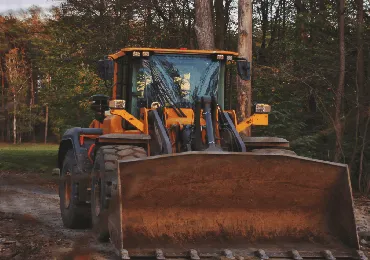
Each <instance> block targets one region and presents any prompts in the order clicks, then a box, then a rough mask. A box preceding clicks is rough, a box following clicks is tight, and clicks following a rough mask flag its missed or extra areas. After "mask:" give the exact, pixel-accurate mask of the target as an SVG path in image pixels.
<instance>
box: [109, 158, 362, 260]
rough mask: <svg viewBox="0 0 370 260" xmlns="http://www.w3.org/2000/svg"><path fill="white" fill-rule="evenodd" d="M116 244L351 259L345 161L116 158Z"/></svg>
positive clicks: (174, 253) (177, 252) (125, 248)
mask: <svg viewBox="0 0 370 260" xmlns="http://www.w3.org/2000/svg"><path fill="white" fill-rule="evenodd" d="M117 174H118V176H117V178H118V181H117V187H116V188H117V189H116V190H115V191H116V192H115V194H114V198H113V199H112V204H111V206H110V208H111V209H110V213H109V217H108V222H109V224H108V226H109V230H110V235H111V241H112V243H113V244H114V246H115V248H116V249H117V253H118V254H120V255H121V257H123V258H128V257H130V256H137V257H138V256H143V257H144V256H156V257H157V259H163V258H169V257H190V258H191V259H198V258H199V257H200V258H202V257H210V256H218V255H223V256H224V257H226V258H230V259H233V257H235V256H242V257H248V256H256V257H257V258H259V259H267V258H266V257H270V258H271V257H280V258H281V257H291V258H294V259H301V258H300V257H310V258H312V257H318V258H320V257H323V258H327V259H329V258H330V257H331V256H334V257H352V256H353V254H354V253H356V252H357V251H356V250H358V249H359V243H358V235H357V230H356V223H355V216H354V210H353V200H352V191H351V186H350V176H349V171H348V168H347V165H343V164H335V163H330V162H324V161H318V160H312V159H308V158H305V157H299V156H294V155H278V154H254V153H225V152H219V153H218V152H216V153H214V152H212V153H209V152H189V153H181V154H175V155H162V156H154V157H149V158H147V159H136V160H131V161H118V172H117Z"/></svg>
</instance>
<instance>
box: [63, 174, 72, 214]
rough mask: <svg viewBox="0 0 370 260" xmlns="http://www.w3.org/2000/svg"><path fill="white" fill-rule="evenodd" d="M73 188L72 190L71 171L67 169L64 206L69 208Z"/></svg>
mask: <svg viewBox="0 0 370 260" xmlns="http://www.w3.org/2000/svg"><path fill="white" fill-rule="evenodd" d="M71 190H72V182H71V173H70V172H69V171H67V173H66V175H65V181H64V207H65V208H66V209H68V208H69V206H70V204H71Z"/></svg>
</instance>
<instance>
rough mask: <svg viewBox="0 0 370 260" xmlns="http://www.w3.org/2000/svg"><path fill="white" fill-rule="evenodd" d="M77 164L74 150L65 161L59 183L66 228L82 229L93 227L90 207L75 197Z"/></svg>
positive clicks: (63, 219) (67, 154) (66, 156)
mask: <svg viewBox="0 0 370 260" xmlns="http://www.w3.org/2000/svg"><path fill="white" fill-rule="evenodd" d="M76 165H77V162H76V158H75V154H74V152H73V150H68V151H67V153H66V155H65V157H64V161H63V166H62V170H61V173H60V177H61V178H60V182H59V200H60V212H61V216H62V221H63V225H64V226H65V227H66V228H72V229H80V228H88V227H90V226H91V214H90V212H91V211H90V209H89V207H88V206H89V205H83V204H81V203H79V201H78V198H77V197H76V196H75V194H76V193H77V185H76V183H75V182H74V181H73V180H72V176H74V168H75V167H76Z"/></svg>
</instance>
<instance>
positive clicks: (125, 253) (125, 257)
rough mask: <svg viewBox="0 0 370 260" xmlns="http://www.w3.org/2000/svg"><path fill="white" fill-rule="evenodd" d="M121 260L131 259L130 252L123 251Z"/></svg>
mask: <svg viewBox="0 0 370 260" xmlns="http://www.w3.org/2000/svg"><path fill="white" fill-rule="evenodd" d="M121 259H122V260H128V259H130V256H129V254H128V251H127V250H126V249H122V250H121Z"/></svg>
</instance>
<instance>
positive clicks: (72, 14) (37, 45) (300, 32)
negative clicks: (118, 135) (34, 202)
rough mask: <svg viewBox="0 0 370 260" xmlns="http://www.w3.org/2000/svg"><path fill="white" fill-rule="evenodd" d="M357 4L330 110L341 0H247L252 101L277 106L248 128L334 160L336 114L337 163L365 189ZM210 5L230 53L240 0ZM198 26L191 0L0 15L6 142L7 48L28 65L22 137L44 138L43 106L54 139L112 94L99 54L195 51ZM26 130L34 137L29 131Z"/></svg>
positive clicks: (365, 42) (367, 77) (362, 25)
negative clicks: (133, 49)
mask: <svg viewBox="0 0 370 260" xmlns="http://www.w3.org/2000/svg"><path fill="white" fill-rule="evenodd" d="M210 1H211V0H210ZM361 2H362V1H358V0H348V1H346V9H345V13H344V14H345V28H344V29H345V48H346V49H345V51H346V64H345V65H346V71H345V87H344V95H343V96H342V97H341V98H342V104H341V107H336V106H335V104H336V99H337V98H338V97H337V96H336V93H337V89H338V77H339V30H338V29H339V27H338V15H339V14H338V1H336V0H307V1H303V0H294V1H293V0H256V1H253V5H254V8H253V22H254V24H253V26H254V27H253V47H254V48H253V73H252V76H253V81H252V86H253V101H254V102H264V103H269V104H271V105H272V108H273V112H272V113H271V115H270V125H269V126H268V127H265V128H263V127H254V128H253V131H252V132H253V135H267V136H279V137H283V138H286V139H288V140H289V141H290V142H291V146H292V148H293V149H294V150H295V151H296V152H297V153H298V154H299V155H303V156H308V157H312V158H317V159H323V160H330V161H332V160H334V152H335V144H336V140H337V136H336V128H335V126H334V121H335V112H336V111H339V112H340V123H341V125H342V126H343V127H344V135H343V138H342V140H341V153H342V156H341V157H342V158H341V160H340V162H344V163H348V164H349V165H350V167H351V172H352V179H353V180H354V181H357V180H358V178H359V175H360V172H361V173H362V174H363V175H364V176H365V178H363V180H365V181H364V184H363V185H364V187H365V186H367V187H368V189H370V180H368V179H367V178H369V177H366V176H370V164H369V163H368V162H367V161H368V160H367V159H368V158H369V155H370V146H369V145H368V142H369V141H368V139H369V134H368V133H366V131H367V129H368V128H366V125H367V121H368V118H369V116H370V113H369V105H370V89H369V83H370V64H369V63H370V59H369V53H370V49H369V43H370V17H369V14H368V13H369V12H368V11H369V8H370V3H369V2H368V1H367V2H366V1H364V5H363V9H364V12H363V18H361V7H362V6H361V5H359V4H360V3H361ZM211 3H213V7H212V8H213V10H214V17H213V20H214V22H215V28H216V29H215V40H216V42H215V44H216V47H217V48H223V49H225V50H233V51H235V50H236V49H237V42H238V35H237V12H238V10H237V6H238V4H237V3H238V2H237V1H236V0H224V1H219V0H215V1H211ZM194 24H195V10H194V1H192V0H163V1H158V0H138V1H128V0H122V1H115V0H103V1H100V0H99V1H97V0H91V1H78V0H66V1H64V3H63V4H61V5H60V6H59V7H57V8H54V9H53V10H51V12H50V15H46V14H45V13H43V12H42V10H40V9H38V8H32V9H30V10H28V11H27V12H25V13H23V14H18V16H15V15H5V16H0V42H1V44H0V58H1V62H0V65H1V66H0V67H1V69H2V71H3V72H5V73H4V75H5V76H1V75H0V76H1V78H2V79H4V84H3V85H2V92H1V102H2V103H1V104H2V111H3V113H4V111H8V113H5V115H4V117H5V121H4V120H3V121H0V124H1V125H4V126H6V127H4V128H2V137H3V140H10V139H11V133H9V129H11V127H10V126H11V124H12V116H13V114H12V109H11V103H10V102H11V101H12V96H11V92H10V90H11V89H12V88H14V87H16V85H17V84H15V82H14V81H12V79H10V78H9V75H7V74H8V73H9V72H8V71H7V68H8V64H7V62H6V59H5V57H6V55H9V54H11V52H12V50H15V49H17V50H19V52H20V53H21V56H22V59H21V60H23V61H24V62H25V68H26V70H25V72H24V73H18V74H19V76H20V77H23V78H24V79H29V80H28V81H27V83H26V89H25V92H22V93H20V95H19V107H18V111H17V115H16V116H17V118H19V120H18V123H17V124H18V129H19V131H20V134H21V136H23V138H24V140H27V138H28V140H32V139H33V138H32V136H34V135H35V136H36V138H35V139H37V136H41V138H42V137H43V134H44V133H43V131H44V129H43V127H44V124H45V122H44V121H45V106H46V104H47V105H48V107H49V122H50V127H49V128H50V129H51V132H52V133H53V134H54V135H53V136H57V137H60V135H61V134H63V132H64V131H65V129H67V128H69V127H72V126H87V125H88V124H89V122H90V121H91V119H92V114H91V112H90V110H89V108H88V98H89V97H90V96H91V95H93V94H109V91H110V90H109V89H106V88H105V87H104V82H102V81H101V80H100V79H98V77H97V74H96V61H97V60H98V59H101V58H102V57H103V56H104V55H107V54H109V53H114V52H116V51H118V50H119V49H121V48H123V47H128V46H139V47H143V46H147V47H164V48H172V47H173V48H180V47H186V48H197V47H198V43H197V41H196V37H195V30H194ZM361 50H362V51H361ZM361 64H363V65H361ZM230 71H231V80H230V81H229V82H228V84H227V86H226V93H227V94H226V102H225V104H227V108H230V107H231V108H233V109H235V108H236V107H237V106H236V103H237V100H236V93H237V86H236V84H235V82H236V80H235V79H236V71H235V69H231V70H230ZM22 74H23V75H22ZM32 84H33V85H32ZM32 86H33V89H32V88H31V87H32ZM8 106H9V107H8ZM7 107H8V108H7ZM0 120H2V119H1V117H0ZM30 128H32V129H33V130H32V131H33V132H34V134H32V133H29V131H30ZM39 139H40V138H39ZM56 139H57V138H56ZM361 165H362V166H361Z"/></svg>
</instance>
